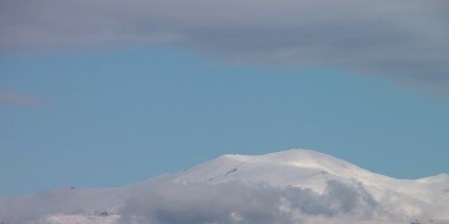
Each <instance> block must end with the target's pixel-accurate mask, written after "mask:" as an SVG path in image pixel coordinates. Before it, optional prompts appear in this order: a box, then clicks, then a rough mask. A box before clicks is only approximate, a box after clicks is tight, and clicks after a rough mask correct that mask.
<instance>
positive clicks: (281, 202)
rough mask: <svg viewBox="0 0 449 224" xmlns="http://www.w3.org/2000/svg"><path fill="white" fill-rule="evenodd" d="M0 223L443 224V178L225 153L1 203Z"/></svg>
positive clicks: (447, 203)
mask: <svg viewBox="0 0 449 224" xmlns="http://www.w3.org/2000/svg"><path fill="white" fill-rule="evenodd" d="M416 220H418V221H416ZM0 221H3V223H2V224H9V223H36V224H60V223H64V224H75V223H86V224H89V223H99V224H117V223H136V224H137V223H139V224H140V223H154V224H159V223H161V224H162V223H411V222H420V223H449V175H447V174H440V175H437V176H433V177H427V178H422V179H417V180H399V179H394V178H390V177H387V176H383V175H379V174H376V173H372V172H370V171H368V170H365V169H362V168H360V167H357V166H355V165H353V164H351V163H348V162H346V161H343V160H340V159H337V158H335V157H332V156H329V155H326V154H322V153H319V152H316V151H311V150H289V151H283V152H277V153H271V154H266V155H260V156H243V155H225V156H221V157H219V158H217V159H215V160H212V161H209V162H206V163H203V164H200V165H197V166H195V167H192V168H190V169H187V170H184V171H181V172H179V173H176V174H172V175H164V176H161V177H158V178H154V179H151V180H149V181H146V182H143V183H139V184H134V185H130V186H126V187H121V188H110V189H73V188H71V187H66V188H63V189H59V190H56V191H52V192H47V193H41V194H36V195H30V196H24V197H19V198H5V199H0ZM0 223H1V222H0Z"/></svg>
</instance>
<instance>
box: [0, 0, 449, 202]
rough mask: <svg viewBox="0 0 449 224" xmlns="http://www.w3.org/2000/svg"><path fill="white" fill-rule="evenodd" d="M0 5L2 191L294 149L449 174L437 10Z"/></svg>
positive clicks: (140, 175)
mask: <svg viewBox="0 0 449 224" xmlns="http://www.w3.org/2000/svg"><path fill="white" fill-rule="evenodd" d="M0 5H1V7H0V30H2V32H0V180H1V181H0V183H1V184H0V196H14V195H22V194H30V193H34V192H42V191H48V190H51V189H55V188H59V187H63V186H65V185H73V186H77V187H113V186H123V185H126V184H131V183H135V182H139V181H143V180H146V179H148V178H151V177H155V176H158V175H160V174H163V173H168V172H176V171H179V170H182V169H185V168H188V167H191V166H193V165H196V164H199V163H201V162H205V161H207V160H211V159H214V158H216V157H218V156H220V155H223V154H264V153H269V152H274V151H280V150H287V149H291V148H307V149H314V150H317V151H320V152H323V153H327V154H331V155H334V156H336V157H338V158H341V159H344V160H347V161H349V162H351V163H354V164H356V165H358V166H361V167H363V168H366V169H369V170H371V171H373V172H378V173H381V174H384V175H388V176H392V177H396V178H420V177H425V176H430V175H436V174H439V173H442V172H445V173H449V159H447V158H449V97H448V96H449V42H448V41H447V39H449V26H448V25H449V24H448V23H449V22H448V21H449V19H448V15H449V4H448V3H446V2H444V1H436V0H435V1H433V0H430V1H425V2H423V1H417V0H416V1H415V0H407V1H405V0H398V1H395V2H391V1H386V0H380V1H376V2H372V1H359V0H358V1H356V0H345V1H339V2H332V3H330V2H327V1H320V0H318V1H311V0H301V1H290V0H282V1H276V2H273V1H260V0H259V1H255V0H240V1H234V0H231V1H226V2H217V1H203V0H192V1H188V2H186V1H181V0H171V1H166V0H165V1H159V0H154V1H142V0H130V1H126V2H122V1H118V0H112V1H110V0H109V1H106V0H97V1H87V0H80V1H74V2H64V1H56V0H43V1H39V2H36V1H26V0H18V1H17V0H16V1H11V0H0Z"/></svg>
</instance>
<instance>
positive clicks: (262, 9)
mask: <svg viewBox="0 0 449 224" xmlns="http://www.w3.org/2000/svg"><path fill="white" fill-rule="evenodd" d="M1 4H2V5H1V9H0V10H1V13H0V28H1V30H2V32H1V33H0V48H1V49H2V50H14V49H30V48H32V49H33V48H38V49H39V48H41V49H42V48H61V47H62V48H66V47H74V48H77V47H86V46H87V47H89V46H119V45H136V44H137V45H139V44H166V45H169V46H175V47H180V48H184V49H189V50H193V51H197V52H204V53H207V54H212V55H217V56H220V57H223V58H225V59H227V60H229V61H233V62H238V63H254V64H273V65H299V66H320V67H323V66H324V67H329V68H337V69H342V70H345V71H350V72H355V73H360V74H370V75H375V76H385V77H390V78H391V77H392V78H394V79H396V80H401V81H403V82H409V83H411V84H413V83H419V84H421V85H422V86H426V87H430V88H432V89H433V90H435V91H441V90H442V91H449V41H447V40H448V39H449V17H448V15H449V3H447V2H446V1H439V0H429V1H420V0H397V1H388V0H379V1H367V0H362V1H361V0H342V1H327V0H281V1H275V2H274V1H267V0H238V1H237V0H229V1H205V0H191V1H181V0H168V1H167V0H152V1H144V0H130V1H126V2H125V1H118V0H109V1H106V0H95V1H88V0H79V1H57V0H42V1H27V0H4V1H2V3H1Z"/></svg>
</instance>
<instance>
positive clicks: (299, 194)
mask: <svg viewBox="0 0 449 224" xmlns="http://www.w3.org/2000/svg"><path fill="white" fill-rule="evenodd" d="M377 210H378V208H377V203H376V202H375V201H374V200H373V199H372V197H371V195H370V194H369V193H367V192H366V191H365V190H364V189H363V188H361V187H360V188H352V187H350V186H348V185H345V184H343V183H341V182H337V181H330V182H329V183H328V186H327V188H326V191H325V192H324V194H318V193H315V192H314V191H311V190H309V189H301V188H294V187H287V188H275V187H270V186H267V185H263V184H260V185H246V184H243V183H238V182H232V183H221V184H214V185H210V184H204V183H194V184H187V185H182V184H175V183H172V182H160V183H157V184H155V185H153V186H151V187H149V188H145V189H142V190H140V191H136V192H135V195H134V197H132V199H131V200H129V201H128V203H127V204H126V206H125V207H124V209H123V210H122V211H121V214H122V220H121V221H122V223H134V222H137V223H154V224H175V223H184V224H185V223H217V224H219V223H223V224H225V223H248V224H251V223H267V224H268V223H303V222H305V221H304V220H303V219H304V218H306V217H312V218H313V217H324V218H329V219H331V218H333V220H334V221H335V220H338V218H342V217H344V215H349V216H350V217H351V219H352V220H369V219H370V218H372V216H373V214H374V212H375V211H377Z"/></svg>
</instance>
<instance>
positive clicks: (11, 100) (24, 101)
mask: <svg viewBox="0 0 449 224" xmlns="http://www.w3.org/2000/svg"><path fill="white" fill-rule="evenodd" d="M44 105H47V102H46V101H45V100H44V99H42V98H40V97H37V96H34V95H31V94H26V93H20V92H16V91H13V90H9V89H2V88H0V106H8V107H38V106H44Z"/></svg>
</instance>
